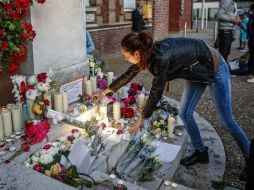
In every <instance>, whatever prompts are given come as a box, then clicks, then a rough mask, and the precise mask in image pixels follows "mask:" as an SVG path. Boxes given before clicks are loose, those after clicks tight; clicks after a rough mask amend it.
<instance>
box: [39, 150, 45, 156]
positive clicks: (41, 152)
mask: <svg viewBox="0 0 254 190" xmlns="http://www.w3.org/2000/svg"><path fill="white" fill-rule="evenodd" d="M39 153H40V155H43V154H47V151H46V150H44V149H40V150H39Z"/></svg>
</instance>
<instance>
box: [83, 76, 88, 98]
mask: <svg viewBox="0 0 254 190" xmlns="http://www.w3.org/2000/svg"><path fill="white" fill-rule="evenodd" d="M86 81H87V77H84V78H83V94H85V92H86Z"/></svg>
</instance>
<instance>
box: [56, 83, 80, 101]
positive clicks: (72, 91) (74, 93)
mask: <svg viewBox="0 0 254 190" xmlns="http://www.w3.org/2000/svg"><path fill="white" fill-rule="evenodd" d="M82 86H83V78H80V79H77V80H75V81H72V82H69V83H66V84H64V85H62V86H61V87H60V92H61V93H62V92H67V94H68V103H72V102H75V101H77V100H79V95H82Z"/></svg>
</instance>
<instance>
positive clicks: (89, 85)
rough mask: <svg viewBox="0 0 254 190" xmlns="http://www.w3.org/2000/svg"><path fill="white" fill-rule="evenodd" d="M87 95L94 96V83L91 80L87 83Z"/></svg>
mask: <svg viewBox="0 0 254 190" xmlns="http://www.w3.org/2000/svg"><path fill="white" fill-rule="evenodd" d="M86 94H87V95H89V96H91V97H92V95H93V88H92V83H91V81H90V80H87V81H86Z"/></svg>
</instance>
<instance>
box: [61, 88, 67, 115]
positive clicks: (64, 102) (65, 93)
mask: <svg viewBox="0 0 254 190" xmlns="http://www.w3.org/2000/svg"><path fill="white" fill-rule="evenodd" d="M62 96H63V112H64V113H66V112H67V111H68V93H67V92H64V93H62Z"/></svg>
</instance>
